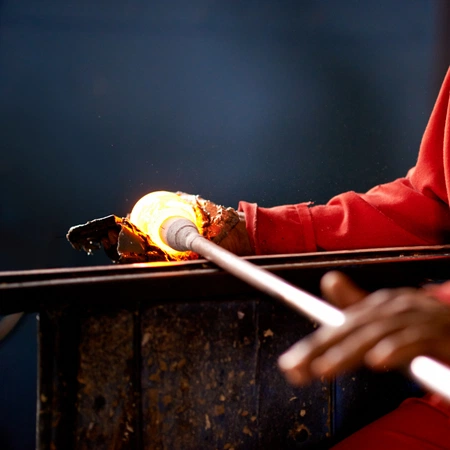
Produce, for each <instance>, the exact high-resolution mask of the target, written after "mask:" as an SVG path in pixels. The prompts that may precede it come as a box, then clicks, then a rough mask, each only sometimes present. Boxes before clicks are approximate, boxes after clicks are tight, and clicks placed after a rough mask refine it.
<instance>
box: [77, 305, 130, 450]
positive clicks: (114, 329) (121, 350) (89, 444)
mask: <svg viewBox="0 0 450 450" xmlns="http://www.w3.org/2000/svg"><path fill="white" fill-rule="evenodd" d="M133 346H134V318H133V312H128V311H121V312H117V313H114V314H113V313H110V314H101V315H100V314H93V315H91V316H87V317H85V318H83V319H82V321H81V340H80V348H79V353H80V357H79V358H80V359H79V369H78V382H79V390H78V394H77V413H78V414H77V422H76V430H75V448H76V449H80V450H88V449H89V450H90V449H95V450H101V449H105V450H119V449H120V450H129V449H135V448H137V444H136V442H137V437H136V435H137V434H139V432H138V430H137V427H138V417H137V411H138V407H137V405H138V399H137V398H136V393H135V388H136V386H134V384H135V377H134V375H133V373H134V370H135V363H134V360H133V357H134V348H133Z"/></svg>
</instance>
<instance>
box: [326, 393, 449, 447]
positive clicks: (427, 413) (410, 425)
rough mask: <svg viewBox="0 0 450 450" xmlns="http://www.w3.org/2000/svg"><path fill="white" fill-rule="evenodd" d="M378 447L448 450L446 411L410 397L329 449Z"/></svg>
mask: <svg viewBox="0 0 450 450" xmlns="http://www.w3.org/2000/svg"><path fill="white" fill-rule="evenodd" d="M380 449H383V450H402V449H408V450H437V449H447V450H448V449H450V418H449V415H448V414H447V413H446V412H443V411H441V409H440V408H436V407H433V406H432V405H431V404H430V403H429V402H427V401H425V400H422V399H412V398H411V399H408V400H405V401H404V402H403V403H402V404H401V405H400V406H399V407H398V408H397V409H395V410H394V411H392V412H391V413H389V414H387V415H385V416H383V417H381V418H380V419H378V420H376V421H375V422H372V423H371V424H369V425H367V426H366V427H364V428H362V429H361V430H359V431H357V432H356V433H354V434H352V435H351V436H350V437H348V438H347V439H344V440H343V441H342V442H340V443H339V444H337V445H336V446H334V447H333V450H380Z"/></svg>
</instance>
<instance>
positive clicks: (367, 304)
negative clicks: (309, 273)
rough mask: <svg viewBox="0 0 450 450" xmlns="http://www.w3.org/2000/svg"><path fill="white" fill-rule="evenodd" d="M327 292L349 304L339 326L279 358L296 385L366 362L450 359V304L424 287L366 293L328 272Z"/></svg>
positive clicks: (392, 364)
mask: <svg viewBox="0 0 450 450" xmlns="http://www.w3.org/2000/svg"><path fill="white" fill-rule="evenodd" d="M321 287H322V291H323V293H324V295H325V296H326V297H327V298H328V299H329V300H330V301H331V302H332V303H334V304H336V305H338V306H340V307H342V308H345V314H346V321H345V323H344V324H343V325H342V326H340V327H330V326H322V327H321V328H319V330H317V331H315V332H314V333H312V334H311V335H309V336H308V337H306V338H305V339H303V340H301V341H300V342H298V343H297V344H295V345H294V346H292V347H291V348H290V349H289V350H288V351H287V352H286V353H284V354H283V355H282V356H281V357H280V358H279V361H278V363H279V367H280V369H281V370H282V372H284V374H285V376H286V378H287V379H288V381H289V382H290V383H292V384H294V385H301V384H305V383H308V382H309V381H310V380H311V379H313V378H317V377H322V376H324V377H327V378H328V377H332V376H334V375H336V374H338V373H339V372H342V371H344V370H349V369H353V368H356V367H358V366H360V365H362V364H365V365H367V366H369V367H371V368H373V369H377V370H385V369H390V368H399V367H402V366H404V365H405V364H407V363H409V362H410V361H411V360H412V359H413V358H414V357H415V356H418V355H428V356H432V357H435V358H436V359H440V360H443V361H450V307H449V306H448V305H446V304H444V303H441V302H439V301H438V300H436V299H435V298H433V297H431V296H430V295H429V294H428V293H427V291H426V290H424V289H413V288H401V289H382V290H379V291H376V292H374V293H372V294H367V293H366V292H364V291H363V290H362V289H361V288H359V287H358V286H356V285H355V284H354V283H353V282H352V281H351V280H350V279H349V278H347V277H346V276H345V275H343V274H341V273H338V272H329V273H328V274H326V275H325V276H324V277H323V278H322V282H321Z"/></svg>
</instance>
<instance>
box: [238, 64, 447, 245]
mask: <svg viewBox="0 0 450 450" xmlns="http://www.w3.org/2000/svg"><path fill="white" fill-rule="evenodd" d="M449 96H450V71H449V72H448V73H447V76H446V78H445V80H444V83H443V85H442V88H441V91H440V94H439V96H438V99H437V101H436V105H435V107H434V109H433V112H432V115H431V117H430V120H429V123H428V125H427V128H426V131H425V133H424V136H423V139H422V143H421V148H420V152H419V157H418V160H417V164H416V166H415V167H414V168H413V169H411V170H410V171H409V172H408V174H407V176H406V177H404V178H400V179H398V180H395V181H393V182H391V183H386V184H383V185H380V186H376V187H374V188H373V189H371V190H370V191H368V192H367V193H365V194H358V193H355V192H347V193H343V194H341V195H338V196H336V197H334V198H333V199H331V200H330V201H329V202H328V203H327V204H326V205H317V206H313V205H311V204H310V203H299V204H296V205H284V206H277V207H275V208H261V207H258V206H257V205H256V204H251V203H246V202H241V204H240V209H241V211H243V212H244V213H245V217H246V223H247V231H248V234H249V237H250V243H251V246H252V248H253V250H254V252H255V253H256V254H273V253H301V252H315V251H320V250H326V251H332V250H343V249H347V250H350V249H358V248H376V247H392V246H414V245H433V244H441V243H445V242H448V241H449V240H450V209H449V200H448V199H449V197H450V164H449V161H450V102H449Z"/></svg>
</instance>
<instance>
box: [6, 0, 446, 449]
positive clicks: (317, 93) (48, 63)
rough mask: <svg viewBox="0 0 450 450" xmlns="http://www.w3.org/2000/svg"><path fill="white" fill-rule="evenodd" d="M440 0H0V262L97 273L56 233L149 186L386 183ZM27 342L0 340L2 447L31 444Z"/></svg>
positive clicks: (434, 40) (279, 199)
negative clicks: (85, 267) (84, 267)
mask: <svg viewBox="0 0 450 450" xmlns="http://www.w3.org/2000/svg"><path fill="white" fill-rule="evenodd" d="M443 1H444V0H396V1H392V0H378V1H377V2H364V1H357V0H336V1H334V0H328V1H327V0H302V1H294V0H291V1H288V0H283V1H274V0H260V1H256V0H247V1H245V0H241V1H238V0H235V1H229V0H193V1H184V0H172V1H157V2H154V1H144V0H132V1H118V0H114V1H113V0H110V1H108V2H102V1H96V0H92V1H88V0H83V1H78V2H72V1H65V0H40V1H37V0H36V1H32V0H22V1H19V0H15V1H14V0H10V1H7V0H4V1H3V2H0V256H1V258H0V270H17V269H31V268H44V267H60V266H77V265H94V264H108V263H109V261H108V260H107V259H106V257H104V256H103V255H100V254H99V255H96V256H94V257H92V258H89V257H87V256H86V255H85V254H82V253H78V252H76V251H74V250H72V249H71V247H70V245H69V244H68V243H67V242H66V240H65V233H66V231H67V230H68V228H69V227H70V226H72V225H75V224H79V223H83V222H85V221H87V220H90V219H94V218H98V217H102V216H104V215H108V214H116V215H119V216H123V215H126V213H127V212H129V211H130V209H131V208H132V206H133V204H134V202H135V201H136V200H137V199H138V198H139V197H141V196H142V195H143V194H145V193H147V192H150V191H153V190H160V189H166V190H171V191H176V190H184V191H186V192H189V193H198V194H201V195H202V196H203V197H205V198H210V199H212V200H214V201H216V202H218V203H222V204H225V205H230V206H236V205H237V202H238V201H239V200H241V199H245V200H248V201H255V202H258V203H259V204H261V205H262V206H272V205H276V204H282V203H294V202H300V201H307V200H313V201H315V202H319V203H320V202H325V201H326V200H328V199H329V198H330V197H331V196H333V195H334V194H337V193H339V192H342V191H344V190H349V189H352V190H356V191H364V190H366V189H368V188H370V187H371V186H373V185H375V184H378V183H382V182H385V181H389V180H391V179H393V178H396V177H398V176H402V175H404V174H405V173H406V171H407V169H408V168H409V167H411V166H412V165H413V164H414V162H415V160H416V156H417V150H418V147H419V144H420V138H421V135H422V133H423V130H424V128H425V125H426V122H427V120H428V117H429V114H430V111H431V108H432V105H433V102H434V99H435V97H436V94H437V90H438V87H439V83H440V81H441V80H442V78H443V76H444V69H445V67H444V68H442V66H441V68H438V65H437V63H436V61H437V58H438V56H439V55H438V40H439V33H438V30H439V14H440V9H439V8H440V5H442V3H443ZM0 301H1V300H0ZM35 333H36V330H35V318H34V317H33V316H32V315H29V316H27V317H26V318H25V320H23V321H22V323H21V325H20V326H19V328H18V329H17V330H16V332H15V333H14V334H13V335H12V336H11V338H9V339H8V340H7V341H5V342H4V343H3V344H0V366H1V367H0V439H3V442H1V440H0V447H1V448H2V449H3V448H14V449H20V450H26V449H31V448H34V423H35V418H34V407H35V392H36V388H35V383H36V369H35V366H36V356H35V355H36V339H35ZM2 445H3V447H2Z"/></svg>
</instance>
